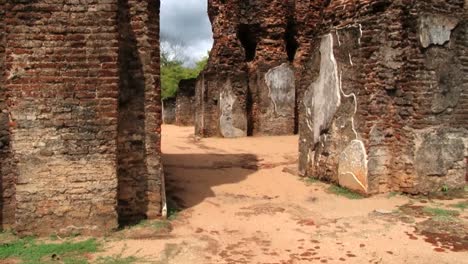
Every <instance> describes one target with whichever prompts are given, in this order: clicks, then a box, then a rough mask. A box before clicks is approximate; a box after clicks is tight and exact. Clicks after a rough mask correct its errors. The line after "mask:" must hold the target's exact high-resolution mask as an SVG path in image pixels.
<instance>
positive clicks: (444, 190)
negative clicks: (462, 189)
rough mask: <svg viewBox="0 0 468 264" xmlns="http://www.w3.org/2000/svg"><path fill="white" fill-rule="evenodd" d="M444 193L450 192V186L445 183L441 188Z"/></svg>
mask: <svg viewBox="0 0 468 264" xmlns="http://www.w3.org/2000/svg"><path fill="white" fill-rule="evenodd" d="M440 190H441V191H442V192H443V193H448V192H449V190H450V189H449V187H448V186H447V185H444V186H442V188H441V189H440Z"/></svg>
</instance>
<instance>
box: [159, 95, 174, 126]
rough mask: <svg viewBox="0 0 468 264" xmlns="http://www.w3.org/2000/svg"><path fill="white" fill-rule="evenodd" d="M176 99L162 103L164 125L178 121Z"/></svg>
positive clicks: (171, 98) (169, 99) (168, 99)
mask: <svg viewBox="0 0 468 264" xmlns="http://www.w3.org/2000/svg"><path fill="white" fill-rule="evenodd" d="M175 111H176V98H174V97H170V98H166V99H164V100H163V101H162V115H163V120H162V121H163V124H174V123H175V120H176V112H175Z"/></svg>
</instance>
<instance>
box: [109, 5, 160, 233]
mask: <svg viewBox="0 0 468 264" xmlns="http://www.w3.org/2000/svg"><path fill="white" fill-rule="evenodd" d="M119 31H120V54H119V63H120V68H121V71H120V101H119V129H118V178H119V193H118V199H119V203H118V204H119V206H118V211H119V221H120V223H121V224H129V223H135V222H138V221H140V220H142V219H147V218H155V217H157V216H160V213H161V189H162V188H161V176H162V171H161V163H160V153H161V150H160V141H161V139H160V128H161V118H162V114H161V98H160V86H159V82H160V81H159V1H157V0H146V1H136V0H119Z"/></svg>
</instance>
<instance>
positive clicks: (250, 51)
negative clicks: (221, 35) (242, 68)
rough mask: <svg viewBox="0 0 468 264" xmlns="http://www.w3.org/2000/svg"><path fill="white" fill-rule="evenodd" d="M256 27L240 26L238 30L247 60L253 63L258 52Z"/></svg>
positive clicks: (238, 36)
mask: <svg viewBox="0 0 468 264" xmlns="http://www.w3.org/2000/svg"><path fill="white" fill-rule="evenodd" d="M256 28H257V26H255V25H248V24H240V25H239V26H238V29H237V38H238V39H239V40H240V42H241V44H242V47H243V48H244V51H245V60H246V61H253V59H254V58H255V53H256V50H257V43H258V40H257V36H256Z"/></svg>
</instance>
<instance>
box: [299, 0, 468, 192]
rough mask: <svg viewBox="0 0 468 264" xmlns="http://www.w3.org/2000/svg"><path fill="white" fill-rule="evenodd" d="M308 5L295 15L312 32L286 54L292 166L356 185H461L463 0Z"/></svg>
mask: <svg viewBox="0 0 468 264" xmlns="http://www.w3.org/2000/svg"><path fill="white" fill-rule="evenodd" d="M303 2H307V1H303ZM310 4H311V6H310V7H307V5H305V6H304V9H303V10H301V11H302V14H300V12H299V14H298V15H299V16H302V17H306V19H304V20H303V22H304V25H305V27H308V28H312V29H314V31H313V32H312V35H313V36H316V37H315V38H314V39H312V41H311V44H312V46H311V47H310V49H309V47H306V49H309V50H306V51H304V53H303V54H301V52H302V48H300V49H299V51H298V55H299V57H297V58H296V62H295V66H296V69H299V70H298V71H297V74H298V76H299V77H298V79H299V84H297V87H298V97H299V98H300V99H301V100H300V102H299V109H300V111H299V113H300V118H299V119H300V135H301V138H300V170H301V172H302V173H303V174H305V175H308V176H313V177H318V178H322V179H326V180H330V181H334V182H339V183H340V184H341V185H344V186H347V187H349V188H352V189H355V190H358V191H361V192H365V193H379V192H387V191H404V192H410V193H426V192H431V191H439V190H440V189H441V188H442V187H443V186H445V187H448V188H460V187H461V188H462V187H463V186H464V184H465V174H466V166H467V165H466V161H465V159H466V157H467V156H468V154H467V149H468V142H467V141H468V132H467V129H468V122H467V120H468V103H467V102H468V101H467V99H468V67H467V62H468V61H467V55H468V39H467V32H468V12H467V10H468V9H467V8H468V6H467V3H466V1H463V0H450V1H437V0H432V1H412V0H410V1H387V0H375V1H369V0H367V1H366V0H355V1H349V0H348V1H331V2H330V3H329V4H328V5H323V6H321V7H317V5H313V4H312V3H310ZM314 9H315V10H320V12H316V13H315V15H312V16H308V17H307V16H306V15H304V14H305V13H307V14H310V10H314ZM305 34H307V35H308V34H310V33H308V32H306V33H305ZM307 35H306V36H305V39H307V38H308V37H307ZM301 69H302V70H301Z"/></svg>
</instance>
